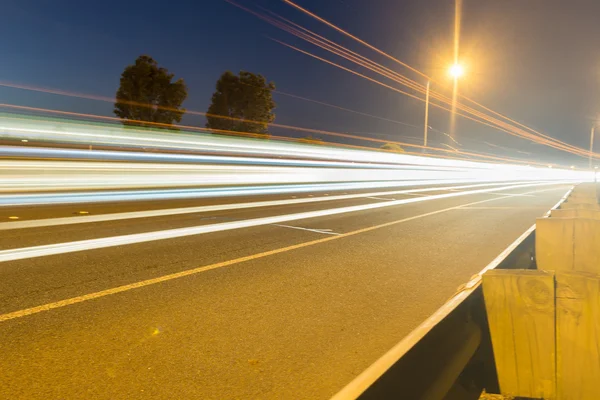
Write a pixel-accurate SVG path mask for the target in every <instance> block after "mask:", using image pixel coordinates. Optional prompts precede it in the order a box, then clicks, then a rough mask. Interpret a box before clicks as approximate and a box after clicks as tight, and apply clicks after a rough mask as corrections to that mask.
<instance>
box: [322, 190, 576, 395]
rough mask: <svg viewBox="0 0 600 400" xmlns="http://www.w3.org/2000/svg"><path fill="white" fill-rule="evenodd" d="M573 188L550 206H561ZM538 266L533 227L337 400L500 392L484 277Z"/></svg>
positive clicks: (358, 378) (362, 374)
mask: <svg viewBox="0 0 600 400" xmlns="http://www.w3.org/2000/svg"><path fill="white" fill-rule="evenodd" d="M572 190H573V189H571V190H569V191H568V192H567V193H566V194H565V196H563V197H562V198H561V200H560V201H559V202H558V203H557V204H556V205H555V206H554V207H552V209H551V210H554V209H556V208H558V207H560V205H561V204H562V203H563V202H564V201H565V200H566V198H567V197H568V195H569V194H570V193H571V191H572ZM551 210H550V211H548V213H546V215H545V216H546V217H548V216H549V215H550V212H551ZM535 268H536V264H535V225H533V226H531V227H530V228H529V229H528V230H527V231H526V232H524V233H523V234H522V235H521V236H520V237H519V238H518V239H517V240H515V241H514V242H513V243H512V244H511V245H510V246H508V247H507V248H506V249H505V250H504V251H503V252H502V253H501V254H500V255H498V256H497V257H496V258H495V259H494V260H493V261H492V262H491V263H490V264H488V265H487V266H486V267H485V268H484V269H483V270H482V271H481V272H479V273H478V274H477V275H475V276H473V278H471V280H470V281H469V282H467V283H466V284H465V285H463V286H461V287H460V288H459V290H458V292H457V293H456V294H455V295H454V296H453V297H452V298H451V299H450V300H448V301H447V302H446V303H445V304H444V305H443V306H442V307H440V308H439V309H438V310H437V311H436V312H435V313H434V314H433V315H431V316H430V317H429V318H427V320H425V321H424V322H423V323H422V324H421V325H419V326H418V327H417V328H416V329H415V330H413V331H412V332H411V333H410V334H409V335H408V336H406V337H405V338H404V339H403V340H402V341H400V342H399V343H398V344H397V345H396V346H395V347H394V348H392V349H391V350H390V351H388V352H387V353H386V354H384V355H383V356H382V357H381V358H380V359H379V360H377V361H376V362H375V363H374V364H372V365H371V366H370V367H369V368H367V369H366V370H365V371H364V372H363V373H361V374H360V375H359V376H358V377H356V378H355V379H354V380H353V381H352V382H350V383H349V384H348V385H347V386H346V387H344V388H343V389H342V390H341V391H340V392H338V393H337V394H336V395H334V396H333V397H332V400H346V399H356V398H359V399H365V400H366V399H387V398H401V399H411V400H412V399H432V400H439V399H448V400H450V399H461V400H469V399H478V398H479V396H480V394H481V392H482V391H483V389H484V388H485V389H486V390H487V391H488V392H492V393H498V392H499V388H498V378H497V375H496V367H495V363H494V355H493V351H492V344H491V338H490V332H489V328H488V323H487V317H486V312H485V304H484V300H483V292H482V287H481V279H482V276H483V274H484V273H485V272H486V271H488V270H490V269H535Z"/></svg>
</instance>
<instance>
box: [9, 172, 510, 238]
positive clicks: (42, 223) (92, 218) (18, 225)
mask: <svg viewBox="0 0 600 400" xmlns="http://www.w3.org/2000/svg"><path fill="white" fill-rule="evenodd" d="M506 183H519V182H495V183H483V184H476V185H463V186H451V187H437V188H422V189H403V190H395V191H385V192H374V193H357V194H344V195H338V196H328V197H313V198H301V199H297V198H296V196H292V197H293V199H292V200H289V199H288V200H271V201H254V202H249V203H230V204H219V205H213V206H197V207H182V208H170V209H162V210H149V211H132V212H124V213H114V214H102V215H84V216H78V217H61V218H47V219H38V220H30V221H19V222H0V231H2V230H10V229H25V228H41V227H46V226H59V225H72V224H85V223H93V222H104V221H117V220H124V219H135V218H151V217H162V216H169V215H180V214H193V213H204V212H213V211H225V210H239V209H245V208H258V207H273V206H280V205H289V204H304V203H313V202H319V201H333V200H348V199H356V198H363V197H368V196H378V195H385V194H410V193H413V194H414V193H422V192H429V191H432V190H455V189H471V188H476V187H486V186H498V185H502V184H506ZM415 195H417V194H415Z"/></svg>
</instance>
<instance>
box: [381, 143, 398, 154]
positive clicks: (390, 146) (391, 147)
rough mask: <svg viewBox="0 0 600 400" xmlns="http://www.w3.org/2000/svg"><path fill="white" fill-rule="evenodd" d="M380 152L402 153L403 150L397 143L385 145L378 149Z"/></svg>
mask: <svg viewBox="0 0 600 400" xmlns="http://www.w3.org/2000/svg"><path fill="white" fill-rule="evenodd" d="M380 149H382V150H387V151H393V152H396V153H404V149H403V148H402V147H401V146H400V145H399V144H397V143H386V144H384V145H383V146H381V147H380Z"/></svg>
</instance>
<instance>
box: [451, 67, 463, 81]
mask: <svg viewBox="0 0 600 400" xmlns="http://www.w3.org/2000/svg"><path fill="white" fill-rule="evenodd" d="M448 72H449V73H450V76H451V77H453V78H454V79H458V78H460V77H461V76H463V75H464V74H465V68H464V67H463V66H462V65H460V64H454V65H453V66H451V67H450V70H449V71H448Z"/></svg>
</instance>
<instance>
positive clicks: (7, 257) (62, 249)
mask: <svg viewBox="0 0 600 400" xmlns="http://www.w3.org/2000/svg"><path fill="white" fill-rule="evenodd" d="M564 183H567V182H552V183H548V182H542V183H529V184H523V185H511V186H504V187H500V188H498V187H494V188H491V189H478V190H471V191H462V192H452V193H447V194H440V195H433V196H425V197H416V198H410V199H402V200H394V201H387V202H378V203H372V204H363V205H358V206H348V207H340V208H333V209H327V210H319V211H309V212H302V213H296V214H287V215H278V216H273V217H264V218H254V219H248V220H242V221H233V222H224V223H219V224H213V225H200V226H194V227H187V228H176V229H168V230H161V231H155V232H145V233H136V234H130V235H121V236H113V237H106V238H100V239H88V240H80V241H74V242H67V243H57V244H49V245H42V246H32V247H25V248H19V249H10V250H2V251H0V262H7V261H15V260H24V259H30V258H36V257H44V256H50V255H57V254H66V253H73V252H79V251H86V250H94V249H103V248H108V247H115V246H123V245H130V244H136V243H145V242H152V241H157V240H165V239H175V238H180V237H186V236H195V235H201V234H205V233H212V232H223V231H229V230H235V229H243V228H250V227H256V226H264V225H272V224H281V223H283V222H290V221H298V220H304V219H310V218H317V217H324V216H331V215H339V214H345V213H352V212H358V211H366V210H374V209H379V208H385V207H392V206H398V205H404V204H413V203H418V202H425V201H433V200H440V199H447V198H452V197H460V196H467V195H473V194H483V193H490V192H499V191H505V190H511V189H519V188H525V187H538V186H550V185H552V186H555V185H558V184H564Z"/></svg>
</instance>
